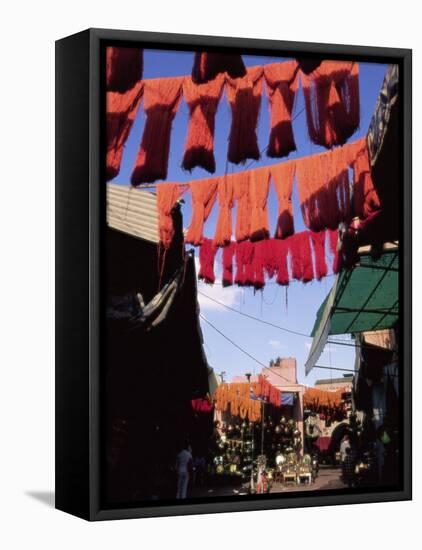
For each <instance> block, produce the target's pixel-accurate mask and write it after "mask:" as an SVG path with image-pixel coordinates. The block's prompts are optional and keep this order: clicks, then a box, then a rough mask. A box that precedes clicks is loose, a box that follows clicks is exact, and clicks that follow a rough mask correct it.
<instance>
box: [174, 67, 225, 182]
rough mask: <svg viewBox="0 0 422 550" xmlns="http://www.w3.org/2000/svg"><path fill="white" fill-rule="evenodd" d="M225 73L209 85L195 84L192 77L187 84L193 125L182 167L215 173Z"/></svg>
mask: <svg viewBox="0 0 422 550" xmlns="http://www.w3.org/2000/svg"><path fill="white" fill-rule="evenodd" d="M223 85H224V76H223V75H219V76H217V77H216V78H215V79H214V80H211V81H210V82H208V83H207V84H195V83H194V82H193V81H192V79H191V78H186V79H185V81H184V83H183V96H184V98H185V101H186V103H187V105H188V107H189V115H190V119H189V128H188V135H187V138H186V143H185V154H184V157H183V162H182V166H183V168H184V169H185V170H189V171H191V170H192V169H193V168H195V167H196V166H200V167H201V168H203V169H204V170H207V171H208V172H211V173H212V174H213V173H214V172H215V158H214V127H215V113H216V112H217V107H218V103H219V101H220V97H221V94H222V92H223Z"/></svg>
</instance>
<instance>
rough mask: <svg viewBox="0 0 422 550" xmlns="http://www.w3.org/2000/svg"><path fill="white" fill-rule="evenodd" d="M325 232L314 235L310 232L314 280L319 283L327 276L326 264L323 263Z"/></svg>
mask: <svg viewBox="0 0 422 550" xmlns="http://www.w3.org/2000/svg"><path fill="white" fill-rule="evenodd" d="M325 233H326V232H325V231H320V232H319V233H315V232H314V231H310V232H309V234H310V237H311V241H312V246H313V248H314V257H315V278H316V279H317V280H318V281H320V280H321V279H322V278H323V277H325V276H326V275H327V272H328V269H327V262H326V261H325Z"/></svg>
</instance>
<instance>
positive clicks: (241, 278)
mask: <svg viewBox="0 0 422 550" xmlns="http://www.w3.org/2000/svg"><path fill="white" fill-rule="evenodd" d="M253 257H254V243H251V242H250V241H243V242H241V243H237V245H236V250H235V258H236V276H235V280H234V282H235V283H236V284H237V285H239V286H252V285H253V284H254V279H255V276H254V266H253Z"/></svg>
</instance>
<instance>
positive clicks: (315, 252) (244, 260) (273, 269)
mask: <svg viewBox="0 0 422 550" xmlns="http://www.w3.org/2000/svg"><path fill="white" fill-rule="evenodd" d="M326 236H327V232H326V231H321V232H320V233H313V232H312V231H302V232H300V233H295V234H294V235H292V236H291V237H288V238H287V239H283V240H280V239H263V240H261V241H257V242H252V241H250V240H246V241H242V242H240V243H236V242H235V241H230V243H229V244H228V245H226V246H225V247H224V248H223V285H224V286H230V285H231V284H233V282H234V283H235V284H237V285H239V286H251V287H254V288H255V289H257V290H259V289H261V288H263V287H264V285H265V280H266V278H268V279H272V278H273V277H274V276H276V282H277V284H279V285H282V286H286V285H288V284H289V282H290V281H291V280H297V281H301V282H303V283H308V282H310V281H312V280H314V279H317V280H318V281H319V280H321V279H322V278H323V277H325V276H326V275H327V273H328V265H327V260H326V246H325V241H326ZM337 241H338V230H335V231H331V230H329V231H328V250H329V252H330V254H331V257H332V270H333V272H334V273H338V271H339V270H340V269H341V266H342V256H341V253H340V251H339V250H337V248H338V247H337ZM210 242H211V241H210V240H209V239H204V241H203V244H202V246H201V252H200V258H201V254H202V256H203V258H204V260H203V261H204V262H209V261H212V262H214V258H215V253H216V247H215V242H214V243H213V244H214V248H211V246H210ZM204 243H205V249H204V251H202V247H203V246H204ZM233 259H235V263H236V271H235V277H234V281H233ZM289 263H290V271H291V275H290V273H289ZM201 265H202V263H201ZM207 265H208V264H207ZM208 270H209V272H212V274H214V266H213V265H212V266H210V267H209V268H208ZM204 278H205V277H204ZM207 279H208V282H212V281H211V279H213V276H208V277H207Z"/></svg>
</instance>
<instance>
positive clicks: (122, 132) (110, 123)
mask: <svg viewBox="0 0 422 550" xmlns="http://www.w3.org/2000/svg"><path fill="white" fill-rule="evenodd" d="M142 91H143V84H142V82H137V83H136V84H135V86H133V88H131V89H130V90H128V91H127V92H124V93H120V92H107V95H106V110H107V119H106V120H107V130H106V132H107V157H106V177H107V181H108V180H110V179H112V178H115V177H116V176H117V174H118V173H119V171H120V164H121V162H122V156H123V149H124V145H125V143H126V140H127V138H128V136H129V133H130V131H131V129H132V125H133V121H134V120H135V118H136V113H137V112H138V108H139V105H140V104H141V100H142Z"/></svg>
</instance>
